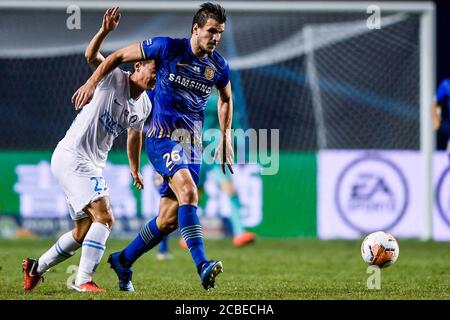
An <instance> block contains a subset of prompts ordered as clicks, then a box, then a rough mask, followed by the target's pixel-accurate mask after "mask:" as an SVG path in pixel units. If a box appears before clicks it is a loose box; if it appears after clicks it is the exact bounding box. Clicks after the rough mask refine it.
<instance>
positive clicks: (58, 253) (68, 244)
mask: <svg viewBox="0 0 450 320" xmlns="http://www.w3.org/2000/svg"><path fill="white" fill-rule="evenodd" d="M80 247H81V244H80V243H78V242H77V241H75V239H74V238H73V235H72V231H69V232H67V233H65V234H63V235H62V236H61V237H60V238H59V239H58V241H56V243H55V244H54V245H53V246H52V247H51V248H50V249H49V250H48V251H47V252H46V253H44V254H43V255H42V256H41V257H40V258H39V262H38V268H37V272H38V273H39V274H43V273H44V272H47V271H48V269H50V268H51V267H53V266H54V265H57V264H58V263H60V262H62V261H64V260H66V259H67V258H70V257H71V256H73V255H74V254H75V251H76V250H77V249H78V248H80Z"/></svg>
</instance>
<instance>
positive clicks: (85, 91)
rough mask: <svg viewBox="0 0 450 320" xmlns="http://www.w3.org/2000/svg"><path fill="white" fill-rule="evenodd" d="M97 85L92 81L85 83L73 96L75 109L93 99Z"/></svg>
mask: <svg viewBox="0 0 450 320" xmlns="http://www.w3.org/2000/svg"><path fill="white" fill-rule="evenodd" d="M94 91H95V85H93V84H92V83H91V82H90V81H87V82H86V83H85V84H83V85H82V86H81V87H80V88H79V89H78V90H77V91H76V92H75V93H74V94H73V96H72V103H73V104H74V105H75V110H77V111H78V110H80V109H81V108H83V107H84V106H85V105H86V104H88V103H89V102H90V101H91V100H92V96H93V95H94Z"/></svg>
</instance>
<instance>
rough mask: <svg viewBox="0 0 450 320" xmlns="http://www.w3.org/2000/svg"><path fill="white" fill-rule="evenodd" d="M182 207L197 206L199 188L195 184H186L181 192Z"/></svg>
mask: <svg viewBox="0 0 450 320" xmlns="http://www.w3.org/2000/svg"><path fill="white" fill-rule="evenodd" d="M179 202H180V205H183V204H192V205H197V203H198V193H197V187H196V186H195V185H194V184H185V185H183V187H182V188H181V190H180V199H179Z"/></svg>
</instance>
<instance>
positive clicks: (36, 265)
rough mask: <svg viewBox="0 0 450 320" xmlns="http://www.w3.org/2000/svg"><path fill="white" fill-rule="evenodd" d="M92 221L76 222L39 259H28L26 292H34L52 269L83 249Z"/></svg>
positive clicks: (25, 265) (86, 219) (85, 219)
mask: <svg viewBox="0 0 450 320" xmlns="http://www.w3.org/2000/svg"><path fill="white" fill-rule="evenodd" d="M90 225H91V219H89V218H83V219H80V220H76V221H75V228H73V229H72V230H70V231H69V232H66V233H65V234H63V235H62V236H61V237H59V239H58V240H57V241H56V243H55V244H54V245H53V246H52V247H51V248H50V249H48V250H47V251H46V252H45V253H44V254H43V255H42V256H41V257H40V258H39V259H37V260H34V259H31V258H26V259H25V260H24V262H23V270H24V272H25V277H24V286H23V288H24V289H25V290H26V291H30V290H32V289H33V288H34V287H36V285H37V284H38V283H39V282H40V280H41V278H42V275H43V274H44V273H45V272H47V271H48V270H49V269H50V268H51V267H54V266H55V265H57V264H58V263H61V262H63V261H64V260H66V259H68V258H70V257H71V256H73V255H74V254H75V251H76V250H78V249H79V248H80V247H81V243H82V242H83V239H84V236H85V235H86V233H87V232H88V230H89V227H90Z"/></svg>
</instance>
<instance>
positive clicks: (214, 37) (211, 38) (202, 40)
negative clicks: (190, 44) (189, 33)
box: [194, 18, 225, 53]
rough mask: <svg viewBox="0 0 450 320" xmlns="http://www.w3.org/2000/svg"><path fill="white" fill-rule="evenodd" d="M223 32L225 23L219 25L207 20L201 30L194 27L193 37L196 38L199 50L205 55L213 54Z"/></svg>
mask: <svg viewBox="0 0 450 320" xmlns="http://www.w3.org/2000/svg"><path fill="white" fill-rule="evenodd" d="M224 31H225V23H219V22H218V21H217V20H215V19H212V18H209V19H208V20H207V21H206V24H205V25H204V26H203V27H202V28H200V27H198V26H194V36H195V37H196V38H197V44H198V47H199V48H200V50H202V51H204V52H206V53H211V52H213V51H214V50H215V49H216V47H217V45H218V44H219V41H220V37H221V36H222V33H223V32H224Z"/></svg>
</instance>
